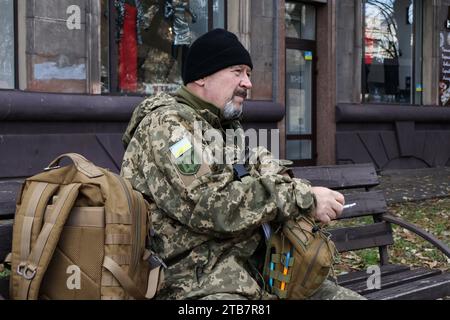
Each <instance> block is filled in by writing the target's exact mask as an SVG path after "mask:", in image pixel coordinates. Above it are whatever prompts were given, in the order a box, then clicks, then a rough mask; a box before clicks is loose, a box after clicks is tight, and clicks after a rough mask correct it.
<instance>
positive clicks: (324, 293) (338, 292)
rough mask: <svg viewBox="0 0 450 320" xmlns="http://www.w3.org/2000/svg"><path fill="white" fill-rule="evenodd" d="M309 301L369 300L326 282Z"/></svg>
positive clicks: (328, 281)
mask: <svg viewBox="0 0 450 320" xmlns="http://www.w3.org/2000/svg"><path fill="white" fill-rule="evenodd" d="M308 300H367V299H366V298H364V297H363V296H361V295H360V294H358V293H356V292H354V291H352V290H350V289H347V288H344V287H341V286H339V285H337V284H335V283H334V282H332V281H330V280H325V281H324V282H323V284H322V285H321V286H320V288H319V290H317V291H316V293H314V294H313V295H312V296H311V297H310V298H309V299H308Z"/></svg>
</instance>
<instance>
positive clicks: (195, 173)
mask: <svg viewBox="0 0 450 320" xmlns="http://www.w3.org/2000/svg"><path fill="white" fill-rule="evenodd" d="M145 135H146V139H147V142H146V143H147V144H148V145H149V146H150V150H151V153H152V154H148V155H147V156H148V157H151V158H152V159H154V161H153V162H154V163H155V165H156V168H154V169H153V170H147V169H146V168H145V167H146V163H149V162H150V161H149V160H148V159H145V156H144V159H141V162H142V163H141V166H142V167H143V170H142V171H143V173H144V174H145V180H146V181H147V183H148V188H149V190H150V191H151V193H152V195H153V198H154V201H155V202H156V204H157V205H158V207H160V208H161V209H163V210H164V211H165V212H166V213H167V214H168V215H170V216H171V217H172V218H174V219H176V220H178V221H180V222H181V223H183V224H185V225H187V226H189V227H190V228H191V229H192V230H194V231H195V232H199V233H204V234H215V235H216V236H221V237H228V236H234V235H236V234H239V233H242V232H245V231H248V230H252V229H254V228H256V227H258V226H260V225H261V224H262V223H265V222H268V221H271V220H273V219H279V220H284V219H288V218H296V217H298V216H299V215H300V214H302V213H306V212H309V211H310V210H311V208H312V207H313V203H314V201H313V196H312V194H311V192H310V186H309V185H307V184H306V183H299V181H297V182H296V181H295V179H294V180H293V179H291V178H290V177H287V176H282V175H279V174H264V175H260V176H258V177H253V176H247V177H244V178H243V179H242V181H236V180H235V179H234V173H233V167H232V165H229V164H224V165H216V164H214V163H212V164H209V163H207V162H205V160H204V159H203V160H201V161H200V162H201V163H200V164H195V163H194V164H186V161H184V162H183V161H180V160H183V158H186V155H188V157H189V158H190V157H191V155H190V152H184V154H183V155H180V154H181V152H182V151H184V150H185V149H188V150H189V143H187V142H186V141H189V139H191V138H192V137H193V132H192V130H191V127H190V124H188V123H184V120H183V119H181V118H180V117H178V116H177V115H176V114H169V115H167V114H166V115H165V116H164V117H163V118H160V119H159V121H151V122H150V125H149V126H147V127H146V128H145ZM183 141H184V142H183ZM180 143H181V144H180ZM209 148H210V147H209V145H208V144H207V143H206V142H205V141H202V143H201V149H202V150H201V151H199V150H198V148H197V149H196V148H195V146H194V147H192V146H191V149H192V150H193V151H194V150H195V152H194V153H196V154H198V153H201V152H203V153H206V154H210V153H211V152H212V150H210V149H209ZM180 150H181V151H180ZM155 177H159V178H155Z"/></svg>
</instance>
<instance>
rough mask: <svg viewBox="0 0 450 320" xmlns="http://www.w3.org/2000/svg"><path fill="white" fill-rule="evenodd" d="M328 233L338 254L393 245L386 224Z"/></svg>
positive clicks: (381, 223)
mask: <svg viewBox="0 0 450 320" xmlns="http://www.w3.org/2000/svg"><path fill="white" fill-rule="evenodd" d="M329 232H330V233H331V235H332V238H331V239H332V240H333V241H334V243H335V244H336V248H337V250H338V251H339V252H345V251H350V250H359V249H366V248H373V247H379V246H386V245H391V244H393V243H394V239H393V237H392V230H391V227H390V225H389V224H388V223H386V222H379V223H374V224H371V225H367V226H359V227H348V228H339V229H333V230H330V231H329Z"/></svg>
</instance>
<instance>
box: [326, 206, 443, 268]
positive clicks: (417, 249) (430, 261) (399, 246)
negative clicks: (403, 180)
mask: <svg viewBox="0 0 450 320" xmlns="http://www.w3.org/2000/svg"><path fill="white" fill-rule="evenodd" d="M388 212H389V213H390V214H392V215H394V216H397V217H400V218H402V219H403V220H406V221H408V222H411V223H413V224H415V225H417V226H419V227H420V228H422V229H424V230H426V231H427V232H429V233H431V234H432V235H434V236H435V237H437V238H438V239H439V240H441V241H443V242H444V243H445V244H446V245H450V198H442V199H431V200H425V201H421V202H406V203H402V204H395V205H391V206H389V208H388ZM372 222H373V220H372V218H371V217H364V218H358V219H351V220H349V221H345V220H343V221H339V222H336V223H334V225H332V228H339V227H349V226H355V225H366V224H370V223H372ZM393 235H394V245H392V246H389V248H388V251H389V258H390V262H391V263H394V264H405V265H409V266H411V267H427V268H438V269H441V270H443V271H450V259H448V258H447V257H446V256H445V255H444V254H443V253H441V251H439V250H438V249H436V248H435V247H434V246H433V245H431V244H430V243H428V242H427V241H425V240H423V239H422V238H421V237H419V236H417V235H415V234H414V233H412V232H410V231H408V230H406V229H404V228H402V227H399V226H395V225H393ZM378 262H379V253H378V248H373V249H365V250H358V251H351V252H345V253H342V254H341V257H340V261H339V263H338V264H337V266H336V271H337V274H340V273H345V272H350V271H352V270H365V269H367V267H368V266H370V265H375V264H378Z"/></svg>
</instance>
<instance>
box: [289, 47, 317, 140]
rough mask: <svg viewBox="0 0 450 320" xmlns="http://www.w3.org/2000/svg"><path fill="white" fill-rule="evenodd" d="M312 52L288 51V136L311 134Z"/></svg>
mask: <svg viewBox="0 0 450 320" xmlns="http://www.w3.org/2000/svg"><path fill="white" fill-rule="evenodd" d="M311 108H312V52H310V51H301V50H294V49H287V50H286V109H287V134H290V135H298V134H311V133H312V122H311V111H312V110H311Z"/></svg>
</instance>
